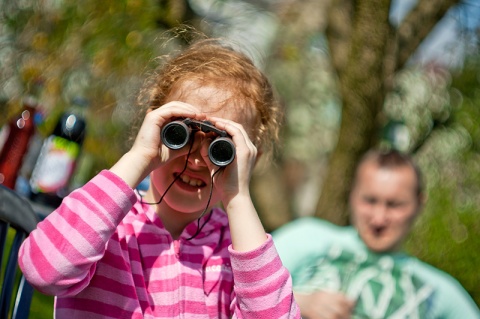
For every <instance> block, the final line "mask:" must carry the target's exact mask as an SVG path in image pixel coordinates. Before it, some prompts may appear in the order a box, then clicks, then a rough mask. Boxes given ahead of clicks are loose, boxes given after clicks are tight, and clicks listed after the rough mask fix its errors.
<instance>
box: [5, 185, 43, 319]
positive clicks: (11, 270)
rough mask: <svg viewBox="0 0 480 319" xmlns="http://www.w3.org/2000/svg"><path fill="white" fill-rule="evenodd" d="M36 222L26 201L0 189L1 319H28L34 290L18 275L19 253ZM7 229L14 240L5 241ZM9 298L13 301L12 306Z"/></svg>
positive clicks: (33, 213)
mask: <svg viewBox="0 0 480 319" xmlns="http://www.w3.org/2000/svg"><path fill="white" fill-rule="evenodd" d="M38 222H39V219H38V217H37V215H36V214H35V212H34V211H33V208H32V206H31V205H30V203H29V202H28V201H27V200H26V199H25V198H23V197H20V196H19V195H18V194H17V193H15V192H14V191H12V190H11V189H9V188H6V187H5V186H3V185H0V249H1V251H0V273H1V274H2V279H3V281H2V291H1V295H0V318H12V319H27V318H28V315H29V313H30V304H31V301H32V296H33V291H34V289H33V287H32V286H30V284H29V283H28V282H27V281H26V280H25V278H24V277H23V275H21V274H20V270H19V268H18V250H19V248H20V245H21V244H22V242H23V240H24V239H25V238H26V237H27V236H28V234H30V232H31V231H32V230H34V229H35V227H36V226H37V223H38ZM9 228H11V229H13V230H14V237H13V240H10V239H9V237H7V233H8V231H9ZM7 242H8V243H9V244H8V245H7ZM4 256H5V257H6V258H7V261H6V267H5V269H2V268H3V266H2V265H3V263H2V262H3V257H4ZM18 274H20V279H18V276H19V275H18ZM14 294H16V296H14ZM12 297H13V298H14V303H13V304H12V302H13V300H12ZM11 308H13V309H11ZM10 315H11V316H10Z"/></svg>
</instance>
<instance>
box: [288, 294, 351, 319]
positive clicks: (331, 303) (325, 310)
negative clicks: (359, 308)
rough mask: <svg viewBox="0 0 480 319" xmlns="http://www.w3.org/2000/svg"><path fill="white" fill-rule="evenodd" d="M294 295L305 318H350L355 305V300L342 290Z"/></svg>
mask: <svg viewBox="0 0 480 319" xmlns="http://www.w3.org/2000/svg"><path fill="white" fill-rule="evenodd" d="M294 295H295V300H296V302H297V304H298V306H299V307H300V310H301V313H302V318H304V319H349V318H351V316H352V311H353V308H354V307H355V301H353V300H350V299H349V298H348V297H347V296H345V295H344V294H343V293H341V292H334V291H316V292H314V293H312V294H302V293H295V294H294Z"/></svg>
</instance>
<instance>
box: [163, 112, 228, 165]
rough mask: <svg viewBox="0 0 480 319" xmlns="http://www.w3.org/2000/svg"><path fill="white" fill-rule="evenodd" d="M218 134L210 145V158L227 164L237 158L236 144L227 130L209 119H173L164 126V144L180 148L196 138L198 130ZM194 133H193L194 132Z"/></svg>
mask: <svg viewBox="0 0 480 319" xmlns="http://www.w3.org/2000/svg"><path fill="white" fill-rule="evenodd" d="M199 131H201V132H204V133H210V132H213V133H215V134H216V135H218V136H217V137H216V138H215V139H214V140H213V141H212V143H210V146H209V147H208V158H209V159H210V161H211V162H212V163H213V164H215V165H217V166H220V167H223V166H227V165H228V164H230V163H231V162H232V161H233V159H234V158H235V145H234V144H233V142H232V139H231V138H230V136H229V135H228V134H227V132H225V131H223V130H220V129H218V128H216V127H215V126H214V125H213V124H212V123H211V122H209V121H196V120H192V119H189V118H186V119H183V120H178V121H172V122H170V123H168V124H166V125H165V126H164V127H163V128H162V133H161V138H162V142H163V144H165V146H166V147H168V148H169V149H172V150H178V149H180V148H182V147H184V146H185V145H187V143H188V142H189V141H190V139H191V138H194V137H193V136H194V135H195V133H196V132H199ZM192 133H193V134H192Z"/></svg>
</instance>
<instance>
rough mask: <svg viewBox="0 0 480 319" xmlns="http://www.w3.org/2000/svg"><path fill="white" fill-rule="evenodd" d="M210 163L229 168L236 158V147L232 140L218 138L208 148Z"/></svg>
mask: <svg viewBox="0 0 480 319" xmlns="http://www.w3.org/2000/svg"><path fill="white" fill-rule="evenodd" d="M208 156H209V158H210V161H211V162H212V163H213V164H215V165H217V166H227V165H228V164H230V163H231V162H232V161H233V159H234V158H235V145H234V144H233V142H232V140H231V139H229V138H225V137H218V138H217V139H215V140H214V141H213V142H212V143H211V144H210V147H209V148H208Z"/></svg>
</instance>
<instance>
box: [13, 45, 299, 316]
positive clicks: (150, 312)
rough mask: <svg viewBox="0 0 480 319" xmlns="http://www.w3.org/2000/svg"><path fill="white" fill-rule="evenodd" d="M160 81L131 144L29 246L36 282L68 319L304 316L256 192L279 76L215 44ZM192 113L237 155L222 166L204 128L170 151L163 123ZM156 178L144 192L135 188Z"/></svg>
mask: <svg viewBox="0 0 480 319" xmlns="http://www.w3.org/2000/svg"><path fill="white" fill-rule="evenodd" d="M149 83H150V86H149V87H147V88H146V89H144V92H143V93H147V94H148V96H149V98H148V104H147V105H146V107H147V108H148V110H147V112H146V115H145V116H144V119H143V123H142V124H141V127H140V129H139V131H138V134H137V136H136V138H135V141H134V143H133V146H132V148H131V149H130V151H128V152H127V153H126V154H124V156H122V157H121V158H120V160H119V161H118V162H117V163H116V164H115V165H114V166H113V167H111V168H110V170H104V171H102V172H100V173H99V174H98V175H97V176H95V177H94V178H93V179H92V180H91V181H90V182H88V183H87V184H86V185H84V186H83V187H82V188H80V189H78V190H76V191H74V192H72V193H71V194H70V195H69V196H67V197H66V198H65V199H64V200H63V202H62V204H61V205H60V206H59V207H58V209H56V210H55V211H54V212H53V213H52V214H50V215H49V216H48V217H47V218H46V219H45V220H44V221H43V222H41V223H40V224H39V225H38V227H37V229H36V230H35V231H34V232H32V234H31V235H30V236H29V238H28V239H27V240H26V241H25V242H24V244H23V246H22V248H21V252H20V257H19V261H20V265H21V269H22V271H23V272H24V274H25V276H26V278H27V280H28V281H29V282H30V283H31V284H32V285H33V286H34V287H35V288H37V289H38V290H39V291H41V292H43V293H46V294H52V295H55V296H56V301H55V318H57V319H61V318H69V319H73V318H82V319H84V318H116V319H118V318H231V317H233V318H268V319H271V318H300V312H299V310H298V307H297V305H296V304H295V302H294V300H293V294H292V288H291V279H290V275H289V273H288V271H287V270H286V269H285V268H284V267H283V265H282V263H281V261H280V259H279V257H278V255H277V252H276V250H275V247H274V245H273V243H272V239H271V237H270V235H267V234H266V233H265V231H264V229H263V227H262V225H261V222H260V220H259V218H258V215H257V212H256V210H255V207H254V206H253V203H252V200H251V198H250V193H249V182H250V177H251V174H252V169H253V167H254V164H255V162H256V161H257V159H258V156H259V153H261V151H262V150H264V149H265V148H266V147H267V146H268V142H269V141H272V140H275V139H276V138H277V133H278V132H277V130H278V124H279V116H280V112H279V108H278V105H277V102H276V101H275V99H274V96H273V92H272V88H271V86H270V84H269V82H268V80H267V79H266V77H265V76H264V75H263V74H262V73H261V72H260V71H259V70H258V69H257V68H256V67H255V66H254V65H253V63H252V62H251V61H250V60H249V59H248V58H247V57H246V56H244V55H243V54H241V53H238V52H235V51H234V50H232V49H231V48H228V47H225V46H223V45H221V44H220V43H219V42H218V41H214V40H203V41H200V42H198V43H196V44H194V45H192V46H191V47H189V48H188V49H187V50H186V51H184V52H183V53H181V54H180V55H178V56H176V57H173V58H172V59H171V60H169V61H168V62H167V63H165V64H164V65H163V66H162V68H161V69H160V70H159V72H158V73H157V74H156V76H155V77H154V79H153V81H150V82H149ZM142 118H143V117H142ZM186 118H189V119H191V120H193V121H198V122H200V123H205V122H204V121H208V123H210V124H212V125H213V126H214V127H215V128H216V129H218V130H222V131H225V132H226V133H227V134H228V135H229V136H230V137H231V140H232V142H233V144H234V146H235V152H236V153H235V158H234V160H233V162H232V163H231V164H229V165H227V166H226V167H218V166H215V165H214V164H212V163H211V161H210V159H209V156H208V146H209V145H210V143H211V142H212V140H214V139H215V138H217V134H216V133H212V132H202V131H198V132H196V131H192V133H191V135H192V137H191V143H188V144H187V145H186V146H184V147H183V148H181V149H179V150H171V149H169V148H167V147H166V146H165V145H164V144H163V143H162V139H161V129H162V128H163V127H164V126H165V125H166V124H168V123H170V122H172V121H174V120H179V121H181V120H183V119H186ZM147 175H150V187H149V189H148V191H147V192H146V194H145V196H144V197H141V196H140V195H139V194H138V193H135V192H134V189H135V188H136V186H137V185H138V184H139V183H140V181H142V180H143V179H144V178H145V177H146V176H147ZM211 203H214V204H222V205H223V207H224V208H225V211H223V210H222V209H221V208H220V205H212V204H211Z"/></svg>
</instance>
